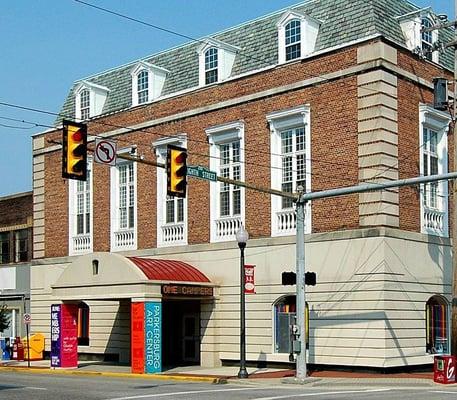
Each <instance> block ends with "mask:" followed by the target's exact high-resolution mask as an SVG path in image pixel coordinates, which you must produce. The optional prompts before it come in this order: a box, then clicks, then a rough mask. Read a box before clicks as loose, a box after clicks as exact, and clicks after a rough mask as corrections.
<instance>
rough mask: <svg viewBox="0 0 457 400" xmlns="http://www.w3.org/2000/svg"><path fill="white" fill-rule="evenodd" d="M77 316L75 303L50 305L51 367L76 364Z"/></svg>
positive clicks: (74, 365) (74, 366) (67, 366)
mask: <svg viewBox="0 0 457 400" xmlns="http://www.w3.org/2000/svg"><path fill="white" fill-rule="evenodd" d="M77 318H78V306H77V305H75V304H53V305H51V367H61V368H76V367H77V366H78V331H77V329H78V327H77Z"/></svg>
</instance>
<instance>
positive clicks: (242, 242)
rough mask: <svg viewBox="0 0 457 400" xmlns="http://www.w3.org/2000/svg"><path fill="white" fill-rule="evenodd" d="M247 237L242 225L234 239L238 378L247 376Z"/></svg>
mask: <svg viewBox="0 0 457 400" xmlns="http://www.w3.org/2000/svg"><path fill="white" fill-rule="evenodd" d="M248 239H249V234H248V231H247V230H246V229H244V227H243V225H241V227H240V229H239V230H238V232H237V233H236V241H237V242H238V247H239V248H240V252H241V256H240V370H239V371H238V378H247V377H248V371H247V370H246V327H245V325H246V321H245V294H244V249H245V248H246V243H247V241H248Z"/></svg>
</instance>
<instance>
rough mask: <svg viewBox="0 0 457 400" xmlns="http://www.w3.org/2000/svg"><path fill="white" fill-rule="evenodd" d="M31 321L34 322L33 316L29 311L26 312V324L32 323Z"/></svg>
mask: <svg viewBox="0 0 457 400" xmlns="http://www.w3.org/2000/svg"><path fill="white" fill-rule="evenodd" d="M30 322H32V316H31V315H30V314H29V313H25V314H24V324H25V325H30Z"/></svg>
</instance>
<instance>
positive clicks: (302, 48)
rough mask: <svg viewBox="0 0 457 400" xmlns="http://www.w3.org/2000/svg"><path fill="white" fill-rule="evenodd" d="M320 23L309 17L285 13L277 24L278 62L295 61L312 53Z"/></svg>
mask: <svg viewBox="0 0 457 400" xmlns="http://www.w3.org/2000/svg"><path fill="white" fill-rule="evenodd" d="M319 26H320V21H318V20H316V19H314V18H311V17H310V16H309V15H306V14H301V13H299V12H295V11H287V12H286V13H285V14H283V16H282V17H281V19H280V20H279V21H278V23H277V27H278V61H279V63H284V62H286V61H291V60H297V59H299V58H301V57H303V56H306V55H308V54H311V53H312V52H314V48H315V45H316V39H317V33H318V32H319Z"/></svg>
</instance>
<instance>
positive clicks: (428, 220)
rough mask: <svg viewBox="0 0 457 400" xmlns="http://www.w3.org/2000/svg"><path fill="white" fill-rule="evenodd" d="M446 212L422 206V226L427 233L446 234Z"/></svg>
mask: <svg viewBox="0 0 457 400" xmlns="http://www.w3.org/2000/svg"><path fill="white" fill-rule="evenodd" d="M445 216H446V213H444V212H442V211H437V210H433V209H430V208H426V207H424V211H423V224H424V226H423V228H424V230H425V231H426V232H427V233H432V234H435V235H439V236H447V221H446V219H445Z"/></svg>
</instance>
